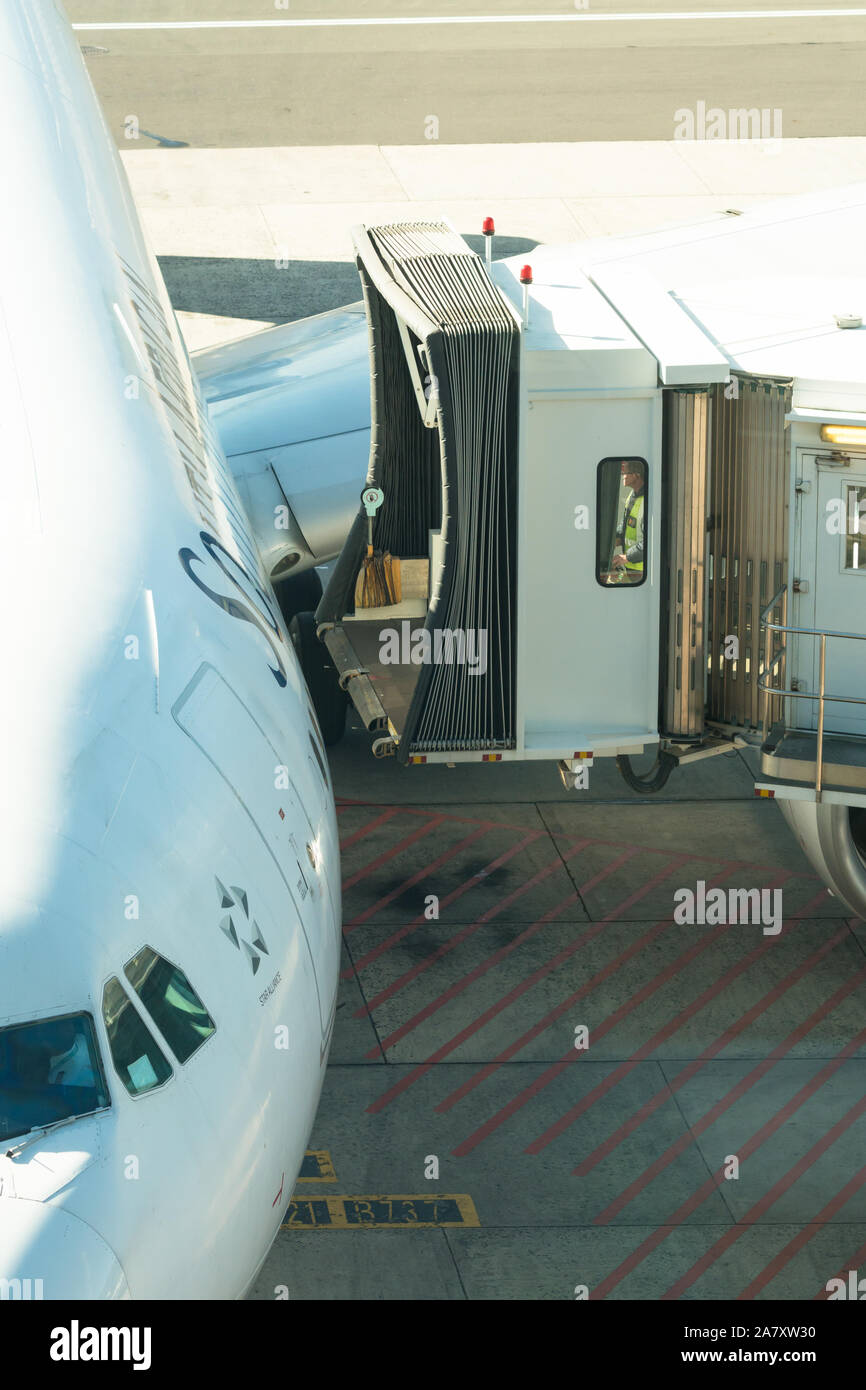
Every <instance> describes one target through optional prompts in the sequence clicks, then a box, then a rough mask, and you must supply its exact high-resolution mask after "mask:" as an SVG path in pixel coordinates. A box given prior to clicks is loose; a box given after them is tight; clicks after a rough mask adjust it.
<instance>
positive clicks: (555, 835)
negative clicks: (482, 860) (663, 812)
mask: <svg viewBox="0 0 866 1390" xmlns="http://www.w3.org/2000/svg"><path fill="white" fill-rule="evenodd" d="M380 805H381V802H378V801H348V800H347V801H344V802H341V804H340V805H339V806H338V807H337V809H338V810H343V809H345V808H346V807H349V806H356V807H357V806H371V807H375V806H380ZM394 810H395V811H399V812H400V814H401V815H404V816H429V815H430V811H429V810H428V809H427V808H424V807H420V806H395V807H394ZM437 814H438V815H440V816H441V819H442V820H447V821H456V822H458V823H465V824H467V825H477V824H479V818H478V817H477V816H455V815H453V814H451V813H450V812H447V811H442V812H438V813H437ZM485 823H486V822H485ZM496 824H497V826H498V827H499V828H500V830H525V829H526V826H525V825H517V824H513V823H512V822H511V821H497V822H496ZM547 833H548V834H549V835H550V837H551V839H552V840H557V839H559V840H564V839H565V838H566V836H565V834H564V833H563V832H560V831H548V832H547ZM590 843H591V844H593V845H599V846H600V847H601V848H608V849H621V848H622V840H591V841H590ZM632 848H633V849H635V850H636V851H637V852H638V853H640V854H659V855H668V854H670V850H669V849H659V848H658V846H657V845H634V846H632ZM682 858H683V859H684V860H685V861H688V860H689V859H694V860H704V861H705V860H706V858H707V856H706V854H683V855H682ZM737 862H738V865H740V866H741V867H742V868H744V869H755V870H756V871H760V872H762V873H766V872H771V871H773V870H775V869H777V868H778V865H776V864H754V863H751V862H750V861H748V860H738V861H737ZM791 878H811V879H814V880H815V882H816V883H817V882H818V878H817V875H816V874H813V873H809V872H808V871H807V870H805V869H802V870H801V869H794V870H792V871H791Z"/></svg>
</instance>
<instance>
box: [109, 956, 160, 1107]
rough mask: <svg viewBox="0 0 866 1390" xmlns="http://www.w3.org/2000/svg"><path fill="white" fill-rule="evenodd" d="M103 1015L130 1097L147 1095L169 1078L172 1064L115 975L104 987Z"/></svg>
mask: <svg viewBox="0 0 866 1390" xmlns="http://www.w3.org/2000/svg"><path fill="white" fill-rule="evenodd" d="M102 1017H103V1019H104V1020H105V1028H106V1031H107V1033H108V1045H109V1047H110V1048H111V1060H112V1061H113V1062H114V1066H115V1070H116V1071H117V1074H118V1076H119V1077H120V1079H121V1081H122V1082H123V1084H124V1086H125V1087H126V1089H127V1091H128V1092H129V1094H130V1095H131V1096H141V1095H144V1094H145V1092H146V1091H152V1090H153V1089H154V1087H155V1086H161V1085H162V1084H163V1082H164V1081H167V1080H168V1078H169V1077H170V1076H171V1067H170V1066H169V1064H168V1062H167V1061H166V1059H165V1057H164V1056H163V1055H162V1052H161V1051H160V1049H159V1047H158V1046H157V1044H156V1042H155V1041H154V1039H153V1037H152V1036H151V1034H150V1030H149V1029H148V1027H147V1025H146V1024H145V1022H144V1020H143V1019H142V1018H141V1017H140V1016H139V1014H138V1013H137V1011H136V1009H135V1008H134V1007H133V1005H132V1002H131V1001H130V999H129V996H128V995H127V994H126V993H125V991H124V989H123V986H122V985H121V983H120V981H119V980H118V979H117V978H116V977H115V978H114V979H111V980H109V981H108V984H107V985H106V986H105V992H104V993H103V996H102Z"/></svg>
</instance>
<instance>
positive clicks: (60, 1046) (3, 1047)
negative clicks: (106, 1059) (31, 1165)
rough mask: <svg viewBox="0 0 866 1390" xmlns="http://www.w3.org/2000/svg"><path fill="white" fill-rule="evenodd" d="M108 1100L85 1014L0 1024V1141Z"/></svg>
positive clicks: (82, 1112) (100, 1106)
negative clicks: (5, 1026)
mask: <svg viewBox="0 0 866 1390" xmlns="http://www.w3.org/2000/svg"><path fill="white" fill-rule="evenodd" d="M108 1104H109V1098H108V1090H107V1087H106V1085H105V1078H104V1077H103V1075H102V1069H101V1067H100V1065H99V1052H98V1051H97V1046H96V1037H95V1035H94V1031H93V1021H92V1019H91V1018H90V1015H89V1014H67V1015H65V1017H62V1018H50V1019H40V1020H39V1021H38V1022H36V1023H20V1024H14V1025H13V1026H12V1027H10V1028H0V1140H4V1139H13V1138H18V1137H19V1136H20V1135H23V1134H28V1133H29V1132H30V1130H32V1129H42V1128H43V1127H44V1126H46V1125H53V1124H56V1123H57V1122H58V1120H68V1119H70V1118H71V1117H72V1116H74V1115H89V1114H91V1112H92V1111H94V1110H103V1109H105V1107H106V1106H107V1105H108Z"/></svg>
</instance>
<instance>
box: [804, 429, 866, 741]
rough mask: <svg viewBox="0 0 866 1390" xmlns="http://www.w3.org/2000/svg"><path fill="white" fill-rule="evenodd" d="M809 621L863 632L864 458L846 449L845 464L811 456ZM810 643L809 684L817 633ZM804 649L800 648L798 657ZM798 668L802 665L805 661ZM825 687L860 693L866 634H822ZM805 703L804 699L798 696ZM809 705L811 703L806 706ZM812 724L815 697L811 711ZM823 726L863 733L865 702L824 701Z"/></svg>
mask: <svg viewBox="0 0 866 1390" xmlns="http://www.w3.org/2000/svg"><path fill="white" fill-rule="evenodd" d="M811 626H813V627H815V628H818V629H820V630H821V631H822V632H853V633H860V634H861V635H862V636H863V637H864V638H866V458H864V457H863V456H860V457H859V458H858V457H857V456H856V455H851V457H850V463H849V464H848V466H847V467H844V466H842V467H840V466H838V465H834V464H833V463H832V462H831V460H830V458H829V457H828V456H826V455H823V456H822V455H819V456H818V458H817V517H816V538H815V608H814V622H813V623H812V624H811ZM800 640H801V642H809V643H810V645H811V648H812V650H811V653H810V655H811V670H812V675H811V687H810V688H811V689H812V690H817V689H818V682H819V678H820V670H819V655H820V641H819V639H818V638H816V637H815V638H811V639H808V638H802V639H800ZM805 656H806V653H805V652H804V657H805ZM801 669H806V667H805V663H804V664H803V666H802V668H801ZM825 689H826V692H827V694H828V695H853V696H857V697H859V698H861V699H864V698H866V640H864V641H855V640H845V639H843V638H828V639H827V643H826V666H825ZM799 703H801V704H807V705H808V704H809V703H810V702H808V701H800V702H799ZM810 707H811V706H810ZM813 717H814V720H815V725H816V726H817V701H816V702H815V707H814V711H813ZM824 722H825V727H826V729H827V730H828V731H833V732H836V733H840V734H854V735H859V736H861V737H862V736H863V735H866V705H858V704H854V703H851V704H847V703H846V704H835V703H828V704H827V705H825V710H824Z"/></svg>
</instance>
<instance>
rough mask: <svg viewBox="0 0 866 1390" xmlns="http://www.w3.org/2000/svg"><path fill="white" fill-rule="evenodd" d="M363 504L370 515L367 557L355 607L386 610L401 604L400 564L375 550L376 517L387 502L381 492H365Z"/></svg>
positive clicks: (360, 575)
mask: <svg viewBox="0 0 866 1390" xmlns="http://www.w3.org/2000/svg"><path fill="white" fill-rule="evenodd" d="M361 500H362V502H363V503H364V507H365V510H366V512H367V554H366V555H365V556H364V563H363V565H362V567H361V572H360V574H359V575H358V579H357V582H356V584H355V607H356V608H385V607H387V606H388V605H389V604H392V603H399V602H400V561H399V558H398V559H394V557H393V556H392V555H391V553H390V551H386V552H385V554H384V555H383V554H382V551H381V550H375V549H374V547H373V517H374V516H375V514H376V512H377V511H378V509H379V507H380V506H381V505H382V502H383V500H384V493H383V492H382V490H381V488H365V489H364V491H363V492H362V493H361Z"/></svg>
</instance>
